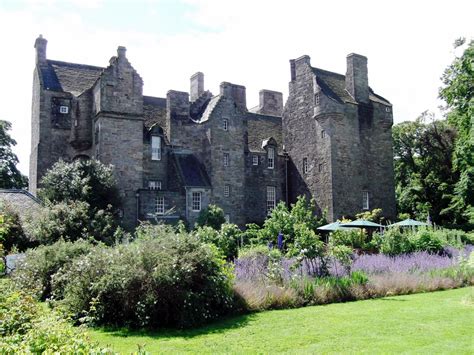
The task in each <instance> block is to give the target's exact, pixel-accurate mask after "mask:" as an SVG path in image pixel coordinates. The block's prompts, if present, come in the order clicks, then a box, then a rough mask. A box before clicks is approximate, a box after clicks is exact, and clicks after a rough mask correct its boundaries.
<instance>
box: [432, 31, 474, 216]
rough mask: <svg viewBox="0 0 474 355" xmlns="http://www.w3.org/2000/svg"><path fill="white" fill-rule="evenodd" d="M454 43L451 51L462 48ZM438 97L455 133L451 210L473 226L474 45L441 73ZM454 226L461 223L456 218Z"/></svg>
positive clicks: (459, 43) (472, 43)
mask: <svg viewBox="0 0 474 355" xmlns="http://www.w3.org/2000/svg"><path fill="white" fill-rule="evenodd" d="M465 42H466V41H465V39H459V40H457V41H456V42H455V44H454V46H455V48H458V47H461V46H463V45H465V44H466V43H465ZM442 81H443V85H444V86H443V87H442V88H441V89H440V97H441V98H442V99H444V100H445V101H446V104H447V109H448V113H447V119H448V122H449V123H450V124H451V125H452V126H454V127H455V128H456V130H457V133H458V137H457V140H456V143H455V146H454V155H453V168H454V170H455V171H456V172H457V173H458V174H459V180H458V181H457V182H456V186H455V188H454V198H453V205H452V209H453V210H454V212H455V213H457V214H458V215H461V217H462V219H464V220H465V221H469V222H470V223H472V224H474V123H473V117H474V41H472V40H471V41H470V43H469V44H468V45H467V48H466V49H465V50H464V51H463V54H462V55H461V56H460V57H456V58H455V59H454V61H453V63H452V64H451V65H450V66H449V67H448V68H447V69H446V70H445V72H444V74H443V76H442ZM457 222H458V223H460V222H462V220H461V218H458V220H457Z"/></svg>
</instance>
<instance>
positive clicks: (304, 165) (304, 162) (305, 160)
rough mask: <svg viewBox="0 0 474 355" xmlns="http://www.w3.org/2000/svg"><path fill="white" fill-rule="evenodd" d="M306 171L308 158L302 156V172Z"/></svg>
mask: <svg viewBox="0 0 474 355" xmlns="http://www.w3.org/2000/svg"><path fill="white" fill-rule="evenodd" d="M307 173H308V158H303V174H307Z"/></svg>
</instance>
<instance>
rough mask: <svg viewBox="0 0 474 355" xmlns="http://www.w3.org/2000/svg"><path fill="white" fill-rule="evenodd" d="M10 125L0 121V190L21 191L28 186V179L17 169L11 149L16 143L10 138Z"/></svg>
mask: <svg viewBox="0 0 474 355" xmlns="http://www.w3.org/2000/svg"><path fill="white" fill-rule="evenodd" d="M11 126H12V125H11V123H10V122H8V121H2V120H0V188H2V189H13V188H16V189H21V188H24V187H27V186H28V179H27V178H26V176H24V175H22V174H21V173H20V171H19V170H18V169H17V167H16V164H18V158H17V156H16V155H15V154H14V153H13V151H12V147H13V146H15V145H16V141H15V140H14V139H13V138H12V137H10V134H9V132H8V131H9V130H10V129H11Z"/></svg>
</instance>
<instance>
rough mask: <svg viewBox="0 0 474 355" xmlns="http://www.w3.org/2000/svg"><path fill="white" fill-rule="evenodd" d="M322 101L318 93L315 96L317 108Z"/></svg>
mask: <svg viewBox="0 0 474 355" xmlns="http://www.w3.org/2000/svg"><path fill="white" fill-rule="evenodd" d="M320 101H321V100H320V96H319V93H317V94H316V95H314V104H315V105H316V106H319V104H320Z"/></svg>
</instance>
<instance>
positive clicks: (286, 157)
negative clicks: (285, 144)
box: [283, 148, 290, 207]
mask: <svg viewBox="0 0 474 355" xmlns="http://www.w3.org/2000/svg"><path fill="white" fill-rule="evenodd" d="M283 149H284V148H283ZM283 155H284V156H285V202H286V206H287V207H290V203H289V201H288V200H289V198H288V196H289V195H288V160H289V157H288V153H287V152H286V151H283Z"/></svg>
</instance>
